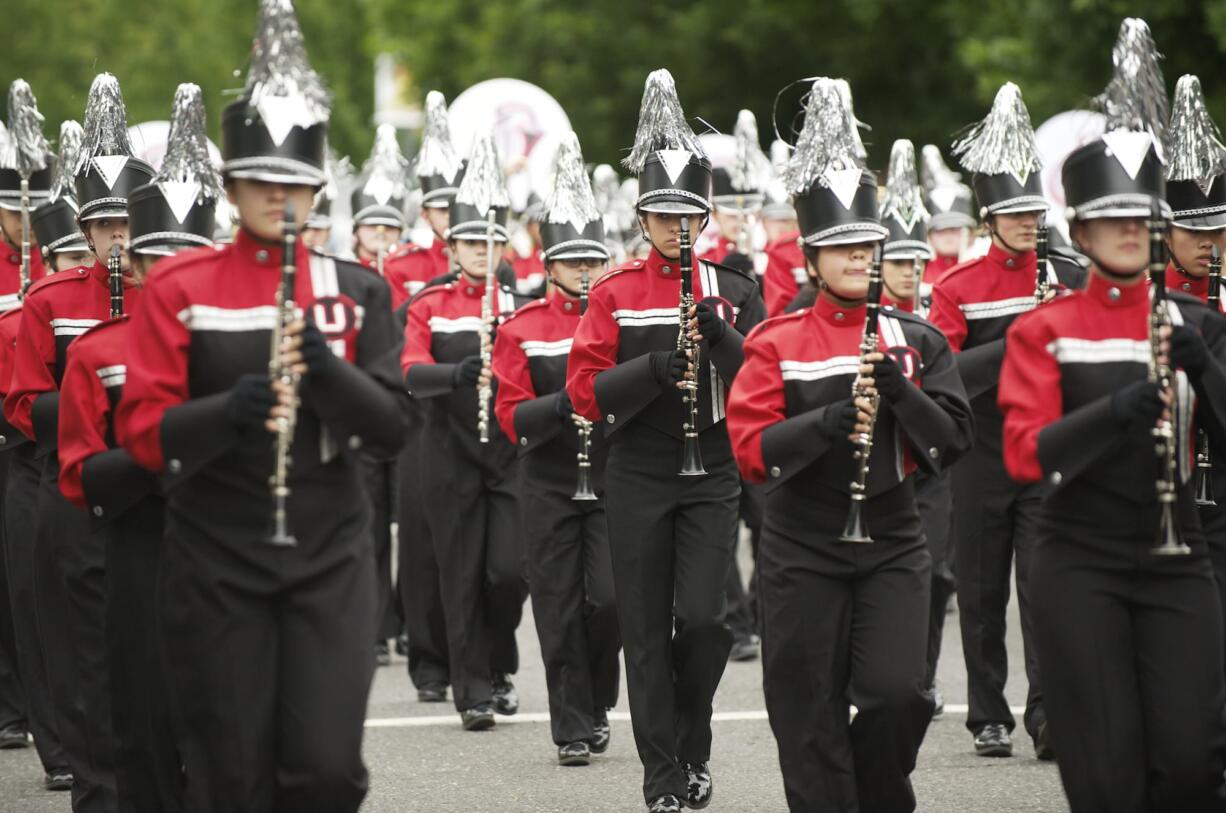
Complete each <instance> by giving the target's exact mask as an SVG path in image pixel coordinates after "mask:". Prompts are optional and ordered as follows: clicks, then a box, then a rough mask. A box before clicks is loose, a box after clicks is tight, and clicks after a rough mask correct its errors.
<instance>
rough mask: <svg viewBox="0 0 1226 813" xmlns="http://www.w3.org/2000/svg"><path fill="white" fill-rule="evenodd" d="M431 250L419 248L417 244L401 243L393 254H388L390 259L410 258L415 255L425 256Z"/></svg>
mask: <svg viewBox="0 0 1226 813" xmlns="http://www.w3.org/2000/svg"><path fill="white" fill-rule="evenodd" d="M429 250H430V249H428V248H426V247H425V246H419V245H418V244H417V243H401V244H400V245H398V246H396V247H395V248H394V249H392V251H391V253H390V254H388V259H391V258H392V257H408V256H410V255H413V254H425V253H427V252H429Z"/></svg>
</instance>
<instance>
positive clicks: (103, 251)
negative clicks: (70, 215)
mask: <svg viewBox="0 0 1226 813" xmlns="http://www.w3.org/2000/svg"><path fill="white" fill-rule="evenodd" d="M81 230H82V231H83V232H84V233H85V239H86V240H88V241H89V243H90V245H92V246H93V247H94V256H95V257H97V258H98V262H100V263H102V264H103V265H106V263H107V260H109V259H110V257H111V246H119V247H120V248H121V249H122V251H120V252H119V257H120V262H119V264H120V266H121V267H122V268H123V270H124V271H125V272H126V271H128V270H129V267H128V219H127V218H126V217H100V218H98V219H97V220H86V221H85V222H84V223H82V224H81Z"/></svg>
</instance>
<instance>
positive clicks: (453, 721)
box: [366, 703, 1026, 728]
mask: <svg viewBox="0 0 1226 813" xmlns="http://www.w3.org/2000/svg"><path fill="white" fill-rule="evenodd" d="M1025 710H1026V709H1025V708H1024V707H1022V706H1010V707H1009V711H1011V712H1013V713H1014V714H1019V715H1020V714H1022V713H1024V712H1025ZM968 711H969V709H968V707H967V705H966V704H965V703H946V704H945V713H946V714H966V713H967V712H968ZM497 717H498V724H499V725H506V724H510V723H547V722H549V713H548V712H543V711H534V712H524V713H520V714H516V715H513V716H511V717H503V716H502V715H501V714H500V715H497ZM609 719H610V720H615V721H618V722H629V721H630V714H629V712H625V711H611V712H609ZM765 719H767V717H766V712H765V711H764V710H756V709H755V710H751V711H717V712H715V714H713V715H711V722H714V723H736V722H744V721H756V720H765ZM458 725H459V719H458V715H457V714H439V715H435V716H432V717H372V718H370V719H368V720H367V721H366V727H367V728H433V727H436V726H458Z"/></svg>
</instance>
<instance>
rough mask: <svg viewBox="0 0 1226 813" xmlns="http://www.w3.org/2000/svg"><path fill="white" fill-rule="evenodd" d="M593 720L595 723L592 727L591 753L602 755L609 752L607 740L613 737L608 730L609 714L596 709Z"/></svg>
mask: <svg viewBox="0 0 1226 813" xmlns="http://www.w3.org/2000/svg"><path fill="white" fill-rule="evenodd" d="M595 718H596V722H595V723H594V724H593V725H592V753H593V754H603V753H604V752H605V751H608V750H609V740H610V739H611V738H612V736H613V732H612V731H611V730H610V729H609V712H607V711H605V710H604V709H598V710H597V711H596V714H595Z"/></svg>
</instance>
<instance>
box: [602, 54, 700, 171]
mask: <svg viewBox="0 0 1226 813" xmlns="http://www.w3.org/2000/svg"><path fill="white" fill-rule="evenodd" d="M657 150H685V151H687V152H689V153H690V154H692V155H696V156H698V157H700V158H706V157H707V154H706V152H704V151H703V149H702V144H701V143H699V141H698V136H696V135H694V130H693V129H692V128H691V127H690V125H689V122H687V121H686V120H685V111H684V110H682V109H681V100H680V99H678V98H677V85H676V83H674V82H673V75H672V74H671V73H669V72H668V70H667V69H666V68H660V69H659V70H655V71H652V72H651V73H650V74H648V75H647V82H646V84H645V85H644V86H643V101H642V103H641V104H640V105H639V126H638V130H637V131H636V132H635V134H634V146H633V147H631V148H630V155H628V156H627V157H626V159H625V160H624V161H622V166H624V167H625V168H626V169H628V170H630V171H631V172H633V173H634V174H636V175H637V174H638V173H640V172H642V171H643V166H644V165H645V164H646V163H647V159H648V158H649V157H651V154H652V153H653V152H656V151H657Z"/></svg>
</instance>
